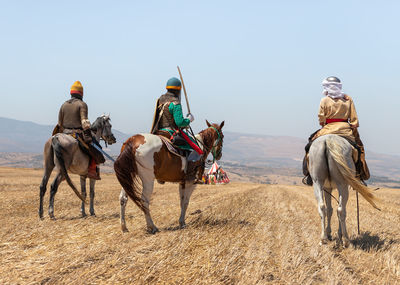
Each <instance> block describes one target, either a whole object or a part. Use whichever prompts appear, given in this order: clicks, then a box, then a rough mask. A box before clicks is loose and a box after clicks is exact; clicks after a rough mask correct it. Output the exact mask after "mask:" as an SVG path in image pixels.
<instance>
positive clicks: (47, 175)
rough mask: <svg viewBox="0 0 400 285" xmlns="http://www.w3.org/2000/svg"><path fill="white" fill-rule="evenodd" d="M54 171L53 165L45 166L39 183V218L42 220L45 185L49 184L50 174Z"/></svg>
mask: <svg viewBox="0 0 400 285" xmlns="http://www.w3.org/2000/svg"><path fill="white" fill-rule="evenodd" d="M53 169H54V164H52V165H46V166H45V171H44V175H43V179H42V182H41V183H40V194H39V196H40V197H39V218H40V219H43V198H44V195H45V194H46V190H47V183H48V182H49V179H50V175H51V172H52V171H53Z"/></svg>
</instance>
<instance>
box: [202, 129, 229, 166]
mask: <svg viewBox="0 0 400 285" xmlns="http://www.w3.org/2000/svg"><path fill="white" fill-rule="evenodd" d="M208 129H213V130H214V131H215V132H216V133H217V136H218V137H217V139H216V140H215V141H214V144H213V145H212V147H211V148H208V147H207V146H206V145H205V144H204V143H203V142H202V141H200V140H199V141H198V142H199V143H201V144H202V145H203V147H204V149H205V150H206V153H211V154H212V156H213V162H215V160H216V158H217V157H219V156H220V154H221V152H222V143H223V142H222V136H221V134H220V132H219V131H218V129H217V128H216V127H214V126H209V127H208Z"/></svg>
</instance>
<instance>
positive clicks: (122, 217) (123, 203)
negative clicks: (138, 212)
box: [119, 188, 128, 232]
mask: <svg viewBox="0 0 400 285" xmlns="http://www.w3.org/2000/svg"><path fill="white" fill-rule="evenodd" d="M119 202H120V204H121V210H120V223H121V230H122V231H123V232H128V228H127V227H126V221H125V208H126V204H127V203H128V196H127V195H126V192H125V190H124V188H122V189H121V193H120V194H119Z"/></svg>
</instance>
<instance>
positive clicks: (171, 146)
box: [157, 134, 187, 158]
mask: <svg viewBox="0 0 400 285" xmlns="http://www.w3.org/2000/svg"><path fill="white" fill-rule="evenodd" d="M157 136H158V137H159V138H160V139H161V141H162V142H163V144H164V145H165V146H166V147H167V149H168V151H169V152H170V153H172V154H173V155H177V156H179V157H183V158H186V156H187V155H186V154H187V151H185V150H182V149H179V148H177V147H176V146H175V145H174V144H173V143H172V142H171V140H170V139H168V138H166V137H165V136H163V135H161V134H157Z"/></svg>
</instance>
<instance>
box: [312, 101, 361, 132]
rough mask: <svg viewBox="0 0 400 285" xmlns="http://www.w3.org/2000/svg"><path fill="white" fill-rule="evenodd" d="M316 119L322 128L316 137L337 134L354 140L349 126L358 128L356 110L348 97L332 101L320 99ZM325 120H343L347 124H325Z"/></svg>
mask: <svg viewBox="0 0 400 285" xmlns="http://www.w3.org/2000/svg"><path fill="white" fill-rule="evenodd" d="M318 119H319V123H320V124H321V126H323V128H322V129H321V130H320V131H319V132H318V136H322V135H327V134H337V135H341V136H345V137H348V138H349V139H352V140H354V136H353V130H352V129H351V126H353V127H358V126H359V123H358V117H357V112H356V108H355V107H354V103H353V99H351V97H350V96H348V95H346V98H344V99H332V98H331V97H329V96H325V97H324V98H322V99H321V103H320V105H319V112H318ZM327 119H345V120H347V121H348V122H334V123H329V124H327V123H326V120H327ZM350 125H351V126H350Z"/></svg>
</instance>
